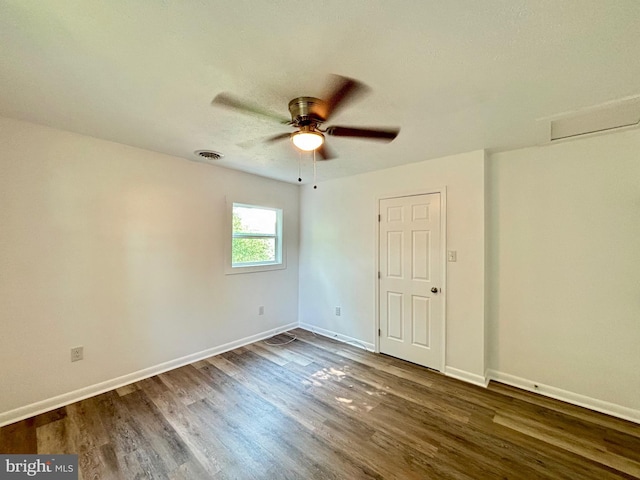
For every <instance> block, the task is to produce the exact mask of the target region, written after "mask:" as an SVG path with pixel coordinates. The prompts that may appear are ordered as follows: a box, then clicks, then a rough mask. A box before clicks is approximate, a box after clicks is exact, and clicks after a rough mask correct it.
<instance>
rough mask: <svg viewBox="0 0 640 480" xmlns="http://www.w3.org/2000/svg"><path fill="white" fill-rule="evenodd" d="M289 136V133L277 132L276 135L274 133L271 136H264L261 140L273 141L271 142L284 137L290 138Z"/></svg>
mask: <svg viewBox="0 0 640 480" xmlns="http://www.w3.org/2000/svg"><path fill="white" fill-rule="evenodd" d="M290 137H291V134H290V133H279V134H278V135H274V136H273V137H268V138H265V139H264V140H263V141H264V142H265V143H273V142H277V141H279V140H284V139H285V138H290Z"/></svg>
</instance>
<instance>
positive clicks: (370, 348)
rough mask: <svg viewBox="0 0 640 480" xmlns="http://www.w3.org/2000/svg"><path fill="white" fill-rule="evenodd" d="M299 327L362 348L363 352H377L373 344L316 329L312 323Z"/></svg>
mask: <svg viewBox="0 0 640 480" xmlns="http://www.w3.org/2000/svg"><path fill="white" fill-rule="evenodd" d="M299 326H300V328H302V329H303V330H307V331H309V332H311V333H317V334H319V335H322V336H323V337H328V338H332V339H334V340H338V341H340V342H344V343H348V344H350V345H353V346H354V347H358V348H362V349H363V350H368V351H370V352H375V350H376V346H375V345H374V344H373V343H369V342H363V341H362V340H359V339H357V338H353V337H349V336H348V335H343V334H341V333H338V332H332V331H331V330H327V329H324V328H320V327H316V326H315V325H311V324H310V323H300V325H299Z"/></svg>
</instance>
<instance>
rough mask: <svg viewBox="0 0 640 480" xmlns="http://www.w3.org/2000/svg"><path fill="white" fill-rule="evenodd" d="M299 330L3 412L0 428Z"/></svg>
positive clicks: (222, 347) (211, 350)
mask: <svg viewBox="0 0 640 480" xmlns="http://www.w3.org/2000/svg"><path fill="white" fill-rule="evenodd" d="M297 327H298V323H297V322H294V323H290V324H288V325H283V326H281V327H277V328H272V329H270V330H267V331H265V332H261V333H257V334H255V335H251V336H249V337H245V338H241V339H239V340H235V341H233V342H229V343H225V344H224V345H219V346H217V347H212V348H209V349H207V350H203V351H201V352H197V353H193V354H190V355H186V356H184V357H180V358H176V359H175V360H170V361H168V362H164V363H160V364H158V365H155V366H153V367H149V368H145V369H142V370H138V371H137V372H133V373H129V374H127V375H123V376H121V377H116V378H113V379H111V380H106V381H104V382H100V383H96V384H95V385H90V386H88V387H83V388H80V389H78V390H74V391H72V392H68V393H63V394H62V395H57V396H55V397H52V398H48V399H46V400H41V401H39V402H35V403H32V404H29V405H25V406H24V407H18V408H16V409H13V410H9V411H6V412H3V413H0V427H3V426H5V425H9V424H11V423H15V422H18V421H20V420H24V419H25V418H29V417H33V416H34V415H39V414H41V413H45V412H48V411H50V410H54V409H56V408H60V407H63V406H65V405H69V404H71V403H74V402H78V401H80V400H84V399H85V398H89V397H93V396H95V395H100V394H101V393H105V392H108V391H110V390H114V389H116V388H120V387H124V386H125V385H129V384H130V383H134V382H138V381H140V380H144V379H145V378H149V377H153V376H154V375H158V374H160V373H164V372H167V371H169V370H173V369H175V368H179V367H183V366H184V365H189V364H190V363H193V362H197V361H199V360H203V359H205V358H208V357H212V356H214V355H219V354H220V353H224V352H228V351H229V350H233V349H235V348H238V347H242V346H244V345H248V344H250V343H254V342H257V341H260V340H264V339H265V338H269V337H272V336H274V335H277V334H279V333H282V332H286V331H287V330H291V329H294V328H297Z"/></svg>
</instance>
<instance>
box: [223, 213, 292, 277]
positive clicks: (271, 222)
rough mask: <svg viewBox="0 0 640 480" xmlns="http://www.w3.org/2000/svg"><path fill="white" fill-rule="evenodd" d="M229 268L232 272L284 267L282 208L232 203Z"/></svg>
mask: <svg viewBox="0 0 640 480" xmlns="http://www.w3.org/2000/svg"><path fill="white" fill-rule="evenodd" d="M248 267H249V268H248ZM250 267H253V268H250ZM231 268H232V270H235V272H234V273H239V271H240V270H242V271H244V272H249V271H251V272H254V271H260V270H272V269H275V268H284V265H283V261H282V210H281V209H279V208H270V207H260V206H257V205H246V204H243V203H233V208H232V234H231ZM236 269H238V270H236Z"/></svg>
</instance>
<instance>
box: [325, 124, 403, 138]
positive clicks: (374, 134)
mask: <svg viewBox="0 0 640 480" xmlns="http://www.w3.org/2000/svg"><path fill="white" fill-rule="evenodd" d="M325 133H327V134H328V135H333V136H334V137H358V138H366V139H369V140H380V141H383V142H390V141H391V140H393V139H394V138H396V137H397V136H398V133H400V129H399V128H353V127H338V126H335V127H329V128H327V130H326V132H325Z"/></svg>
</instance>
